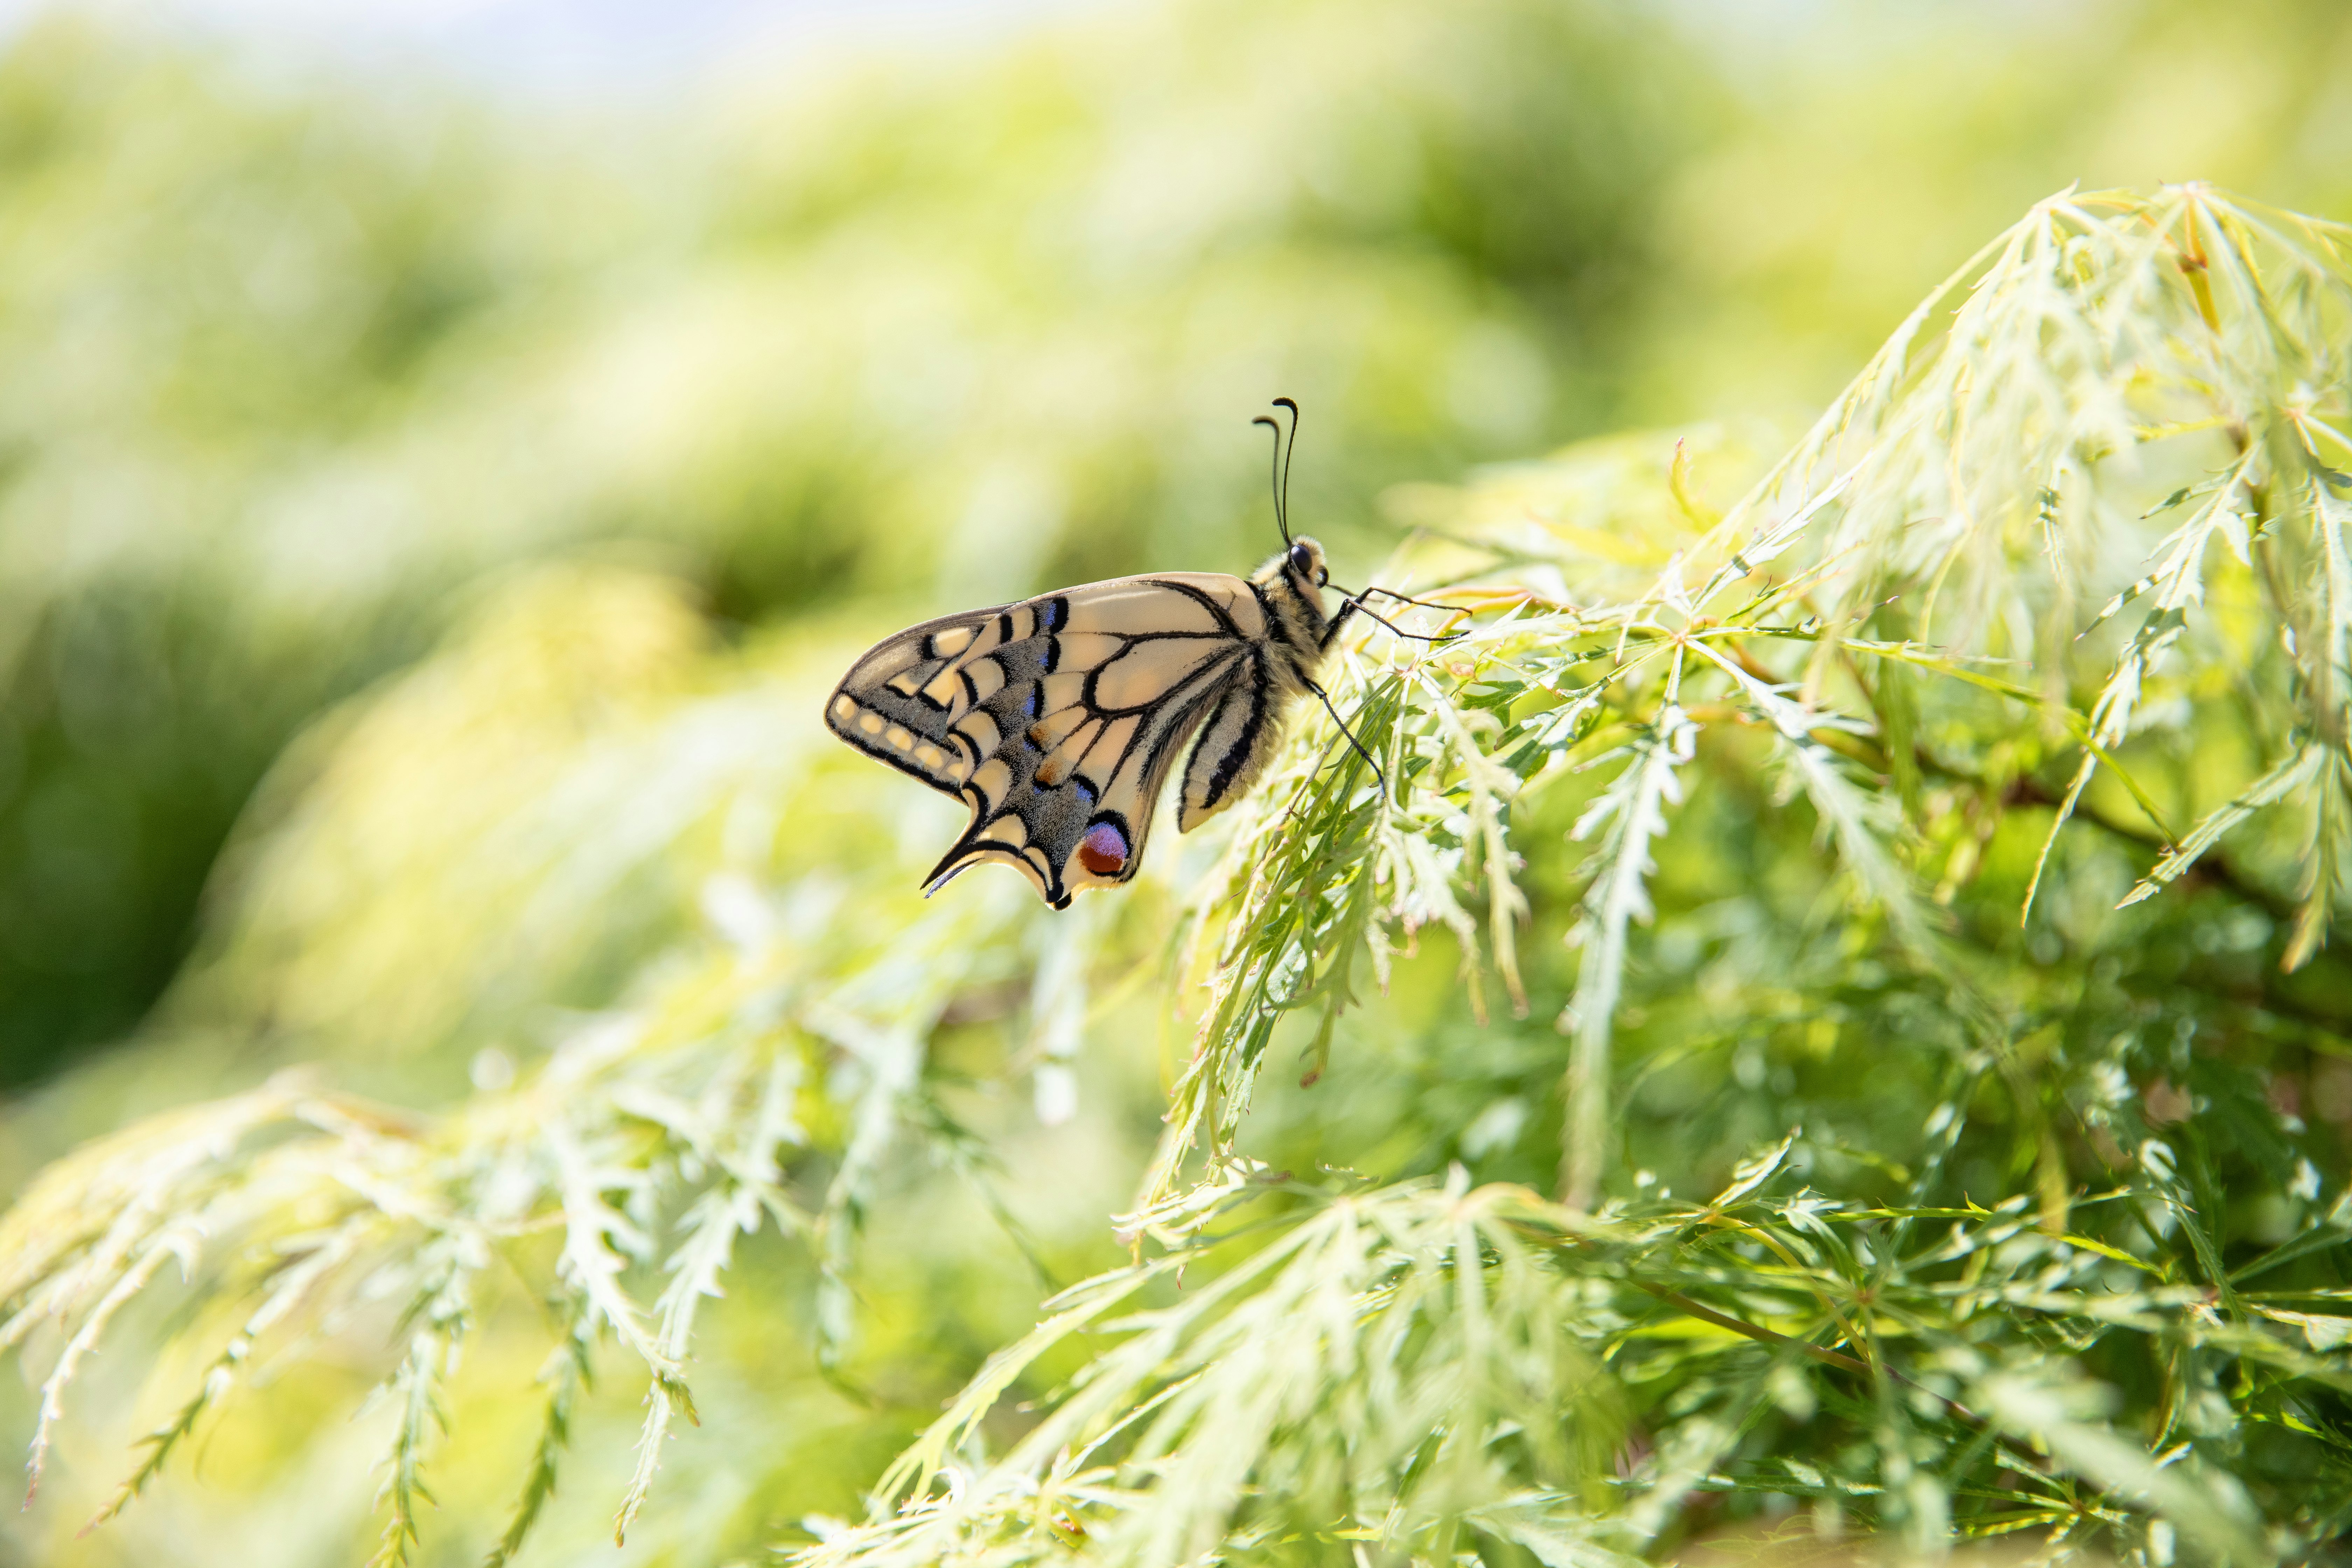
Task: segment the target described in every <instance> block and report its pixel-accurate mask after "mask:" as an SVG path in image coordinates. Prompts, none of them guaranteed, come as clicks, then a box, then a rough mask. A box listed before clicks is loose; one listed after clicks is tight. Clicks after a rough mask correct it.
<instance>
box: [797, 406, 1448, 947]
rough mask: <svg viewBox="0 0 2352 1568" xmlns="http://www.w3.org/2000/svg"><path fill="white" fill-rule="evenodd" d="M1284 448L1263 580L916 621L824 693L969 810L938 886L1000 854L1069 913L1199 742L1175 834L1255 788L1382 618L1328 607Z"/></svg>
mask: <svg viewBox="0 0 2352 1568" xmlns="http://www.w3.org/2000/svg"><path fill="white" fill-rule="evenodd" d="M1276 405H1277V406H1279V407H1284V408H1287V409H1288V410H1289V411H1290V416H1291V431H1290V435H1291V443H1292V444H1295V443H1296V441H1297V419H1298V405H1297V404H1295V403H1293V402H1292V401H1291V400H1290V399H1288V398H1286V397H1285V398H1277V399H1276ZM1256 423H1258V424H1262V425H1268V426H1273V425H1274V424H1275V422H1274V421H1273V420H1271V419H1267V418H1264V417H1261V418H1260V419H1258V420H1257V421H1256ZM1275 446H1276V459H1277V460H1276V474H1277V475H1278V478H1277V480H1276V486H1275V500H1276V510H1275V516H1276V521H1277V522H1278V523H1279V524H1280V526H1281V528H1282V537H1283V549H1282V552H1281V553H1280V554H1278V555H1276V556H1275V557H1274V558H1273V559H1272V560H1270V561H1268V562H1267V563H1265V565H1263V566H1261V567H1259V568H1258V569H1257V570H1256V571H1255V572H1254V573H1252V574H1250V575H1249V576H1247V577H1229V576H1226V575H1224V574H1222V573H1214V572H1162V573H1154V574H1150V575H1146V576H1141V577H1117V578H1113V579H1112V580H1110V581H1109V582H1107V583H1088V584H1085V585H1084V586H1081V587H1076V588H1064V589H1062V590H1060V591H1059V592H1057V593H1052V594H1041V595H1038V596H1037V597H1035V598H1034V599H1024V600H1023V601H1021V602H1020V603H1019V604H1016V605H992V606H990V607H989V608H986V609H980V610H967V611H964V612H963V613H962V614H961V615H953V616H941V617H940V618H939V619H938V620H935V621H925V622H924V623H923V624H922V625H920V626H909V627H908V628H907V629H906V630H905V631H903V632H900V633H898V635H897V636H896V637H886V638H884V639H883V640H882V641H881V642H878V643H877V644H876V645H875V646H874V647H871V648H869V649H867V650H866V653H865V655H864V656H863V657H862V658H859V659H858V660H857V662H856V664H854V665H852V666H850V668H849V673H848V674H847V675H845V676H844V677H842V680H841V684H840V686H839V687H837V688H835V691H834V693H833V695H832V697H831V698H829V699H828V700H826V702H825V707H824V718H825V722H826V724H827V725H829V726H830V727H831V728H832V730H833V732H834V733H835V734H836V735H838V736H840V737H841V738H842V739H843V740H844V741H846V742H849V744H851V745H853V746H855V747H856V748H857V749H858V750H859V751H861V752H865V753H866V755H868V756H870V757H877V758H879V759H880V760H881V761H883V762H886V763H889V764H890V765H891V766H892V767H895V768H898V769H899V770H900V771H902V772H905V773H912V774H913V775H914V776H915V777H916V778H918V779H920V780H921V781H922V782H923V783H925V784H929V785H930V786H931V787H932V788H933V789H936V790H938V791H940V793H941V794H944V795H954V796H955V797H956V798H957V799H959V800H961V801H963V802H964V803H966V804H967V805H970V806H971V826H968V827H966V828H965V829H964V832H963V836H962V837H960V838H958V839H957V840H956V841H955V843H954V844H953V845H952V846H950V848H949V849H948V852H947V853H946V854H945V855H944V856H942V857H940V863H939V864H938V865H937V866H935V867H933V868H931V872H930V875H929V877H928V878H926V879H925V882H924V887H925V891H926V892H931V891H936V890H937V889H939V888H940V886H941V885H942V884H944V883H945V882H947V881H948V879H950V878H952V877H954V876H956V875H958V874H959V873H961V872H962V871H964V870H966V869H968V868H971V867H972V866H975V865H978V864H980V863H981V862H982V861H983V860H990V859H995V860H1002V861H1004V862H1006V863H1007V864H1009V865H1012V866H1013V867H1014V868H1017V869H1019V870H1020V871H1021V872H1022V873H1023V874H1024V875H1025V876H1027V877H1028V879H1029V880H1030V881H1031V882H1032V883H1034V885H1035V886H1036V889H1037V891H1038V892H1039V894H1041V895H1042V896H1043V897H1044V898H1045V901H1046V902H1047V903H1049V904H1051V905H1053V906H1054V907H1055V909H1057V910H1059V909H1066V908H1068V907H1069V903H1070V899H1071V897H1072V896H1073V895H1074V894H1076V893H1077V892H1078V891H1080V890H1081V889H1087V888H1115V887H1118V886H1119V885H1120V884H1121V883H1124V882H1126V881H1128V880H1129V879H1131V878H1132V877H1133V876H1134V875H1135V872H1136V868H1137V867H1138V866H1139V864H1141V862H1142V859H1143V846H1144V841H1145V840H1146V839H1147V838H1148V837H1150V833H1151V819H1152V816H1153V813H1154V810H1155V808H1156V807H1157V805H1158V803H1159V799H1160V790H1161V787H1162V785H1164V784H1166V782H1167V779H1168V774H1169V773H1170V771H1171V768H1173V766H1174V765H1175V762H1176V758H1177V755H1178V754H1179V753H1180V752H1183V750H1184V746H1185V743H1186V742H1188V741H1189V742H1192V752H1191V753H1190V755H1188V756H1187V757H1186V758H1185V760H1184V768H1183V782H1182V785H1181V789H1180V790H1179V792H1178V803H1177V807H1176V830H1177V831H1178V832H1179V833H1189V832H1191V831H1192V829H1193V828H1195V827H1197V826H1200V825H1201V824H1202V823H1203V822H1206V821H1208V820H1209V818H1211V817H1213V816H1215V815H1216V814H1217V813H1219V812H1221V811H1223V810H1224V809H1225V808H1226V807H1227V806H1229V805H1233V804H1234V802H1235V801H1237V800H1239V799H1240V798H1241V797H1242V796H1243V795H1246V794H1248V793H1249V790H1250V786H1251V785H1252V784H1255V783H1256V782H1257V778H1258V775H1259V774H1260V773H1263V772H1264V771H1265V765H1266V763H1267V762H1268V761H1269V760H1270V759H1271V758H1272V757H1273V755H1274V752H1275V747H1276V743H1277V742H1278V741H1279V740H1280V737H1281V734H1282V726H1283V721H1284V719H1285V716H1286V710H1288V709H1289V707H1290V706H1291V704H1292V703H1294V702H1295V701H1296V700H1297V699H1299V698H1300V697H1303V696H1305V695H1307V693H1309V692H1312V693H1313V694H1314V695H1316V696H1317V697H1318V698H1322V699H1323V701H1324V703H1325V705H1326V706H1327V707H1328V705H1329V702H1330V699H1329V698H1328V697H1325V696H1324V693H1323V689H1322V688H1321V687H1319V686H1318V685H1317V684H1316V681H1315V675H1316V671H1317V669H1318V668H1319V667H1320V666H1321V664H1322V662H1323V656H1324V653H1325V651H1326V650H1327V649H1328V648H1329V647H1330V646H1331V639H1332V637H1333V636H1334V635H1335V634H1336V633H1337V632H1338V631H1339V626H1340V623H1341V622H1342V621H1344V620H1345V619H1346V618H1347V616H1349V613H1350V612H1352V611H1357V610H1362V611H1363V613H1364V614H1366V615H1370V614H1371V612H1370V610H1368V609H1365V608H1364V606H1363V604H1362V598H1363V595H1351V596H1349V597H1346V598H1344V599H1343V600H1342V601H1341V603H1340V605H1339V613H1338V614H1337V615H1326V614H1325V611H1324V607H1323V589H1324V587H1325V586H1326V585H1327V584H1328V583H1329V581H1330V574H1329V573H1328V571H1327V570H1326V568H1325V566H1324V563H1323V547H1322V546H1321V545H1319V544H1318V543H1317V542H1315V541H1313V540H1312V539H1304V538H1301V539H1293V538H1292V537H1291V536H1290V522H1289V516H1288V510H1289V509H1288V505H1287V498H1286V493H1285V492H1286V490H1287V489H1288V485H1287V480H1288V478H1289V472H1288V469H1289V457H1288V452H1287V449H1286V446H1285V443H1284V441H1283V435H1282V430H1281V428H1280V426H1275ZM1365 592H1366V593H1373V592H1385V590H1374V589H1367V590H1366V591H1365ZM1391 597H1395V598H1400V599H1401V598H1402V595H1391ZM1405 602H1407V603H1417V602H1418V601H1411V600H1408V601H1405ZM1374 618H1376V619H1377V618H1379V617H1377V616H1375V617H1374ZM1384 624H1385V623H1384ZM1332 716H1333V717H1334V718H1335V719H1336V718H1338V714H1337V712H1336V711H1335V712H1334V713H1333V715H1332ZM1342 728H1343V730H1344V726H1342ZM1196 737H1197V738H1196ZM1349 741H1350V743H1353V741H1354V737H1353V736H1352V735H1351V736H1349ZM1358 749H1359V751H1360V750H1361V748H1358ZM1365 760H1366V761H1367V762H1370V760H1371V759H1370V757H1369V756H1368V757H1366V759H1365ZM1375 768H1376V769H1377V764H1375Z"/></svg>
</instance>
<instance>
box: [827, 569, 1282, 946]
mask: <svg viewBox="0 0 2352 1568" xmlns="http://www.w3.org/2000/svg"><path fill="white" fill-rule="evenodd" d="M1265 637H1266V623H1265V612H1264V609H1263V606H1262V605H1261V603H1260V601H1259V598H1258V596H1257V595H1256V594H1255V592H1254V591H1253V589H1252V587H1251V585H1250V584H1248V583H1246V582H1244V581H1243V580H1242V579H1240V578H1238V577H1228V576H1224V575H1222V574H1213V573H1171V574H1164V575H1159V576H1152V577H1124V578H1118V579H1116V580H1114V581H1111V582H1108V583H1096V584H1088V585H1087V586H1085V587H1080V588H1071V589H1067V590H1065V591H1064V592H1062V593H1058V594H1048V595H1041V596H1039V597H1037V598H1034V599H1029V600H1024V602H1022V603H1020V604H1017V605H1000V606H997V607H994V608H992V609H985V610H975V611H971V612H969V613H967V614H965V615H961V616H945V617H942V618H941V619H940V620H936V621H929V622H926V623H925V624H923V625H922V626H914V627H910V628H908V630H906V631H903V632H901V633H899V634H898V636H896V637H890V638H888V639H887V640H885V641H883V642H881V643H878V644H877V645H876V646H875V647H873V648H872V649H870V650H868V651H867V653H866V656H865V657H864V658H861V659H859V660H858V661H857V663H856V665H855V666H853V667H852V668H851V669H850V671H849V673H848V675H847V676H845V678H844V679H843V680H842V682H841V685H840V687H839V688H838V689H836V690H835V693H834V695H833V697H832V699H831V700H829V701H828V702H827V703H826V705H825V721H826V723H827V724H828V725H830V726H831V728H832V729H833V731H834V733H835V734H837V735H839V736H840V737H841V738H842V739H843V740H845V741H846V742H849V743H850V744H851V745H853V746H856V747H857V748H858V749H859V750H860V751H863V752H866V753H867V754H868V755H871V756H874V757H877V758H880V759H881V760H882V761H884V762H887V763H891V764H892V765H893V766H895V767H898V768H900V769H902V770H903V771H905V772H907V773H912V774H913V775H914V776H916V777H917V778H919V779H921V780H922V781H923V782H924V783H926V784H929V785H931V786H932V787H933V788H934V789H938V790H940V791H941V792H942V793H945V794H949V795H955V796H957V797H958V798H959V799H961V800H963V801H964V802H965V803H966V804H968V805H970V806H971V812H972V817H971V826H969V827H968V828H967V829H966V830H965V832H964V834H963V836H962V837H961V838H959V839H958V840H957V841H956V843H955V845H954V847H952V848H950V850H949V851H948V853H947V855H946V856H945V857H944V858H942V859H941V860H940V864H939V865H938V867H937V868H934V870H933V871H932V873H931V877H930V883H931V885H933V886H936V885H937V884H938V883H939V882H940V881H941V880H944V879H946V878H948V877H951V876H953V875H955V874H956V873H957V872H959V871H961V870H962V869H964V868H967V867H969V866H971V865H973V864H976V863H977V862H978V861H980V860H982V859H986V858H997V859H1002V860H1005V861H1008V862H1010V863H1011V864H1013V865H1014V866H1017V867H1019V868H1021V869H1022V870H1023V871H1024V872H1025V873H1026V874H1027V875H1028V877H1029V878H1030V879H1031V881H1033V882H1034V884H1035V885H1036V887H1037V890H1038V891H1039V892H1040V893H1041V894H1043V895H1044V896H1045V899H1046V900H1047V901H1049V902H1051V903H1053V904H1054V905H1055V907H1057V908H1059V907H1061V906H1064V905H1066V904H1067V903H1068V902H1069V900H1070V896H1071V894H1072V893H1074V892H1075V891H1076V890H1077V889H1080V888H1086V887H1115V886H1117V885H1118V884H1119V883H1121V882H1124V881H1126V880H1128V879H1129V878H1130V877H1132V876H1133V875H1134V874H1135V869H1136V867H1137V866H1138V865H1139V863H1140V862H1141V859H1142V856H1143V847H1144V842H1145V839H1146V838H1147V837H1149V835H1150V830H1151V818H1152V813H1153V808H1154V806H1155V805H1156V803H1157V801H1158V798H1159V795H1160V787H1161V785H1162V784H1164V783H1165V782H1166V779H1167V776H1168V773H1169V770H1170V768H1171V765H1172V764H1173V763H1174V761H1175V758H1176V755H1177V753H1178V752H1179V751H1180V750H1181V748H1182V746H1183V745H1184V742H1186V741H1187V740H1189V739H1190V738H1191V737H1192V734H1193V733H1194V732H1195V731H1198V730H1200V729H1201V727H1202V723H1203V722H1204V721H1209V720H1210V719H1211V715H1212V714H1216V715H1218V716H1219V717H1218V719H1217V721H1216V723H1217V724H1223V723H1224V722H1225V721H1224V719H1223V715H1224V714H1225V713H1226V712H1228V711H1229V710H1234V708H1235V706H1236V704H1239V705H1241V706H1243V707H1244V708H1247V709H1249V710H1253V711H1256V712H1258V713H1259V714H1260V715H1261V719H1260V723H1259V728H1260V729H1262V730H1266V731H1270V730H1271V728H1272V726H1271V724H1270V723H1266V722H1265V721H1264V716H1265V712H1266V708H1267V701H1268V699H1267V696H1266V693H1265V690H1264V689H1263V688H1264V685H1265V679H1266V678H1265V661H1264V658H1263V657H1262V653H1261V650H1262V647H1263V645H1264V642H1265ZM1214 727H1215V726H1214V725H1213V729H1214ZM1265 743H1268V742H1257V744H1258V745H1259V746H1261V747H1262V746H1263V745H1264V744H1265ZM1228 749H1229V748H1228ZM1201 753H1202V748H1195V753H1194V760H1193V763H1192V766H1191V767H1190V768H1188V770H1187V772H1188V777H1189V774H1190V773H1192V772H1195V771H1197V770H1198V769H1199V767H1200V757H1201ZM1221 754H1222V752H1221ZM1243 787H1245V784H1244V786H1243ZM1232 793H1233V794H1236V795H1237V794H1238V793H1239V788H1238V787H1236V788H1234V789H1233V790H1232ZM1191 795H1192V791H1191V789H1190V788H1189V786H1188V789H1187V791H1186V805H1185V808H1184V812H1183V816H1184V819H1183V820H1182V821H1181V822H1180V827H1181V826H1190V825H1191V821H1192V819H1193V816H1194V815H1195V814H1194V813H1193V810H1192V802H1191ZM1206 814H1207V813H1206V812H1205V811H1203V812H1201V813H1199V814H1198V815H1202V816H1205V815H1206Z"/></svg>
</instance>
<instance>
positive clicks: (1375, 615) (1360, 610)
mask: <svg viewBox="0 0 2352 1568" xmlns="http://www.w3.org/2000/svg"><path fill="white" fill-rule="evenodd" d="M1387 592H1388V590H1387V589H1385V588H1381V589H1372V588H1367V589H1365V590H1364V593H1363V594H1350V595H1348V597H1346V598H1344V599H1342V600H1340V601H1339V614H1338V615H1336V616H1332V617H1331V624H1330V625H1329V626H1326V627H1324V628H1323V646H1324V647H1330V646H1331V639H1332V638H1333V637H1337V636H1339V627H1340V626H1341V624H1342V623H1344V622H1345V621H1346V620H1347V618H1348V617H1349V616H1351V615H1361V616H1370V618H1372V619H1373V620H1376V621H1378V622H1380V623H1381V625H1382V626H1386V627H1388V629H1389V630H1390V631H1391V632H1393V633H1395V634H1396V635H1397V636H1398V637H1411V638H1412V640H1413V641H1415V642H1425V643H1441V642H1452V641H1453V640H1454V638H1455V637H1462V636H1464V635H1465V634H1464V633H1462V632H1409V631H1407V630H1405V629H1404V628H1403V627H1402V626H1398V625H1397V624H1396V623H1395V622H1394V621H1392V620H1391V619H1389V618H1388V617H1387V616H1384V615H1381V613H1380V612H1379V611H1378V610H1375V609H1373V608H1372V607H1371V606H1370V605H1367V604H1365V603H1364V594H1371V593H1383V594H1384V593H1387ZM1395 597H1398V598H1403V595H1395ZM1405 603H1406V604H1408V605H1418V604H1420V603H1422V601H1421V600H1419V599H1405ZM1428 607H1429V608H1430V609H1433V610H1458V609H1459V608H1460V606H1459V605H1429V606H1428Z"/></svg>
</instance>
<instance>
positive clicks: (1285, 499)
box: [1274, 397, 1298, 543]
mask: <svg viewBox="0 0 2352 1568" xmlns="http://www.w3.org/2000/svg"><path fill="white" fill-rule="evenodd" d="M1274 405H1275V406H1276V408H1287V409H1289V410H1290V441H1289V444H1288V445H1287V446H1286V447H1283V449H1282V484H1281V489H1280V494H1281V497H1282V538H1283V542H1285V543H1288V542H1289V541H1290V459H1291V458H1295V457H1297V455H1298V405H1297V404H1296V403H1293V402H1292V401H1291V400H1290V399H1289V398H1287V397H1277V398H1276V399H1275V400H1274Z"/></svg>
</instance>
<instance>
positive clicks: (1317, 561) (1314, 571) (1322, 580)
mask: <svg viewBox="0 0 2352 1568" xmlns="http://www.w3.org/2000/svg"><path fill="white" fill-rule="evenodd" d="M1279 559H1280V562H1281V566H1282V574H1283V575H1284V576H1286V577H1287V578H1289V579H1290V580H1291V582H1293V583H1294V584H1297V586H1298V587H1299V589H1300V590H1301V591H1303V592H1306V593H1310V594H1311V593H1316V592H1318V591H1319V590H1320V589H1321V588H1322V586H1323V584H1326V583H1328V582H1329V581H1330V580H1331V573H1330V570H1329V569H1328V567H1326V566H1325V565H1324V564H1323V547H1322V546H1321V545H1319V544H1318V543H1316V542H1314V541H1313V540H1311V539H1307V538H1306V537H1304V536H1302V537H1300V538H1297V539H1295V540H1293V541H1291V544H1290V548H1289V549H1287V550H1286V551H1284V552H1282V554H1281V556H1280V558H1279Z"/></svg>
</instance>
